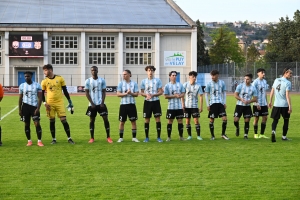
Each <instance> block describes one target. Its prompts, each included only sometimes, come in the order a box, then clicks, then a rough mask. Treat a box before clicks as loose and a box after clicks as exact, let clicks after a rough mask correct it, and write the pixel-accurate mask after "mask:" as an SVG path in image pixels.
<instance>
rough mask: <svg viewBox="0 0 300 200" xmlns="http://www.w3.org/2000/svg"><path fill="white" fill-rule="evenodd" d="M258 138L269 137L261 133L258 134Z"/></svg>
mask: <svg viewBox="0 0 300 200" xmlns="http://www.w3.org/2000/svg"><path fill="white" fill-rule="evenodd" d="M258 138H265V139H268V137H267V136H265V135H262V134H260V135H259V136H258Z"/></svg>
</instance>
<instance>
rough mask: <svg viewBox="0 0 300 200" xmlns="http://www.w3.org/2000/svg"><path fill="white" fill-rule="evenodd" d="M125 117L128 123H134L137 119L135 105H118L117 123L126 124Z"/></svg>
mask: <svg viewBox="0 0 300 200" xmlns="http://www.w3.org/2000/svg"><path fill="white" fill-rule="evenodd" d="M127 116H128V118H129V120H130V121H135V120H137V119H138V117H137V111H136V106H135V104H122V105H120V110H119V121H120V122H126V121H127Z"/></svg>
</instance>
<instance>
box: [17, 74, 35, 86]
mask: <svg viewBox="0 0 300 200" xmlns="http://www.w3.org/2000/svg"><path fill="white" fill-rule="evenodd" d="M32 73H33V75H32V81H35V72H34V71H32ZM24 82H25V77H24V71H23V72H20V71H19V72H18V86H20V85H21V83H24Z"/></svg>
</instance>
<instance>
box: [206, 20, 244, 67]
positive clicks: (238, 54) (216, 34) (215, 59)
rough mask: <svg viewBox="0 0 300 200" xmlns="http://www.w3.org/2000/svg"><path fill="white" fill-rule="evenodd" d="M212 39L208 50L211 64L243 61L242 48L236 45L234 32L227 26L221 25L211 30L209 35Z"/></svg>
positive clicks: (236, 40)
mask: <svg viewBox="0 0 300 200" xmlns="http://www.w3.org/2000/svg"><path fill="white" fill-rule="evenodd" d="M210 36H211V37H212V39H213V42H212V47H211V49H210V51H209V55H210V59H211V63H212V64H220V63H230V62H237V63H240V62H244V60H245V58H244V56H243V52H242V49H241V48H240V47H239V45H238V41H239V40H238V39H237V38H236V34H235V33H234V32H231V31H230V30H229V28H228V27H226V26H223V27H221V28H219V29H216V30H215V31H213V33H212V34H211V35H210Z"/></svg>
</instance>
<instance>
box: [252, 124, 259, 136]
mask: <svg viewBox="0 0 300 200" xmlns="http://www.w3.org/2000/svg"><path fill="white" fill-rule="evenodd" d="M253 128H254V134H257V129H258V125H257V124H255V125H253Z"/></svg>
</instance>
